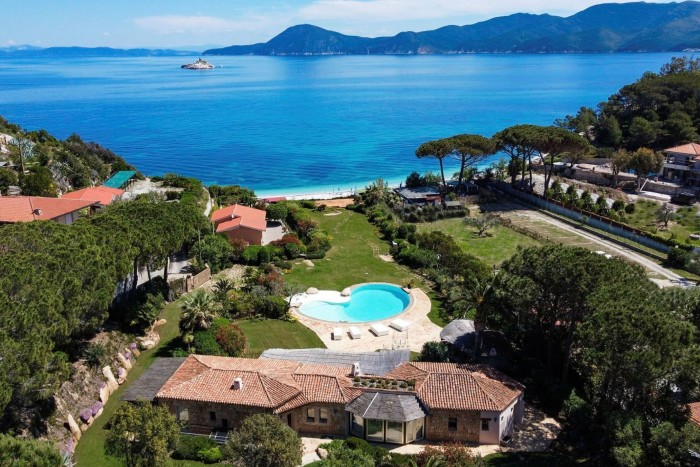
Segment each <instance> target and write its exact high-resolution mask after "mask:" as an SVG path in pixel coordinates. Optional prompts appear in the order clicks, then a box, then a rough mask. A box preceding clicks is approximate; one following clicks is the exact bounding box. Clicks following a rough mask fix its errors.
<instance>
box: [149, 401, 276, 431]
mask: <svg viewBox="0 0 700 467" xmlns="http://www.w3.org/2000/svg"><path fill="white" fill-rule="evenodd" d="M158 404H159V405H164V406H166V407H167V408H168V410H170V412H171V413H172V414H174V415H175V418H176V419H177V420H178V421H181V422H182V423H184V424H185V426H187V427H188V429H189V430H190V431H192V432H193V433H202V434H208V433H210V432H211V431H212V430H218V431H226V428H228V430H232V429H235V428H238V427H239V426H240V424H241V422H243V420H244V419H245V418H246V417H249V416H251V415H254V414H258V413H272V411H271V410H264V409H261V408H257V407H247V406H241V405H232V404H215V403H211V402H200V401H182V400H172V399H162V400H158ZM212 414H213V415H212Z"/></svg>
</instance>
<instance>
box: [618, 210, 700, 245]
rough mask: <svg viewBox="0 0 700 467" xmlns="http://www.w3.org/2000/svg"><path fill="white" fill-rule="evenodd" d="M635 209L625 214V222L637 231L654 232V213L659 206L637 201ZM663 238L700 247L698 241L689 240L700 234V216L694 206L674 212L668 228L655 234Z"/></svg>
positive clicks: (655, 223)
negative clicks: (691, 235)
mask: <svg viewBox="0 0 700 467" xmlns="http://www.w3.org/2000/svg"><path fill="white" fill-rule="evenodd" d="M634 204H635V206H636V208H635V211H634V213H632V214H625V222H626V223H627V224H629V225H631V226H632V227H636V228H638V229H643V230H649V231H652V232H654V231H656V229H657V222H656V211H657V210H658V209H659V206H661V205H660V204H659V203H657V202H655V201H649V200H644V199H641V200H638V201H637V202H636V203H634ZM656 233H657V234H658V235H661V236H662V237H665V238H672V237H673V238H674V239H675V240H677V241H679V242H686V241H687V242H688V243H690V244H692V245H695V246H700V241H699V240H690V239H689V237H688V236H689V235H690V234H693V233H700V216H699V213H698V208H697V207H696V206H686V207H682V208H679V209H678V210H677V211H676V216H675V219H673V220H672V221H671V222H670V223H669V226H668V229H665V228H663V229H659V230H658V231H657V232H656Z"/></svg>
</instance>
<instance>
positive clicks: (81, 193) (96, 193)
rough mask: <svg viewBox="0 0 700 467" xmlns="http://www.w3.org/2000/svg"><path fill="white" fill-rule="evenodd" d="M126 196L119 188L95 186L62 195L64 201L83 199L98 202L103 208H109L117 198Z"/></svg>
mask: <svg viewBox="0 0 700 467" xmlns="http://www.w3.org/2000/svg"><path fill="white" fill-rule="evenodd" d="M123 194H124V190H120V189H118V188H109V187H106V186H93V187H88V188H83V189H82V190H76V191H69V192H68V193H65V194H63V195H61V198H62V199H82V200H87V201H96V202H98V203H100V204H101V205H102V206H109V205H110V204H112V202H114V201H115V200H116V199H117V198H119V197H120V196H121V195H123Z"/></svg>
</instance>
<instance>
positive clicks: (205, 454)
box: [194, 446, 224, 464]
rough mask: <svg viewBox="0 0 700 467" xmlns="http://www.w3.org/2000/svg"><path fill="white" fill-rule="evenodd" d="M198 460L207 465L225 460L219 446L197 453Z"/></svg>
mask: <svg viewBox="0 0 700 467" xmlns="http://www.w3.org/2000/svg"><path fill="white" fill-rule="evenodd" d="M197 457H198V458H197V459H194V460H198V461H200V462H204V463H205V464H215V463H217V462H221V461H222V460H223V459H224V455H223V454H222V453H221V449H220V448H219V447H218V446H214V447H211V448H209V449H202V450H201V451H199V452H197Z"/></svg>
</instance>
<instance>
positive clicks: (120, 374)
mask: <svg viewBox="0 0 700 467" xmlns="http://www.w3.org/2000/svg"><path fill="white" fill-rule="evenodd" d="M128 375H129V372H128V371H126V369H125V368H118V369H117V384H124V382H125V381H126V377H127V376H128Z"/></svg>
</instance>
